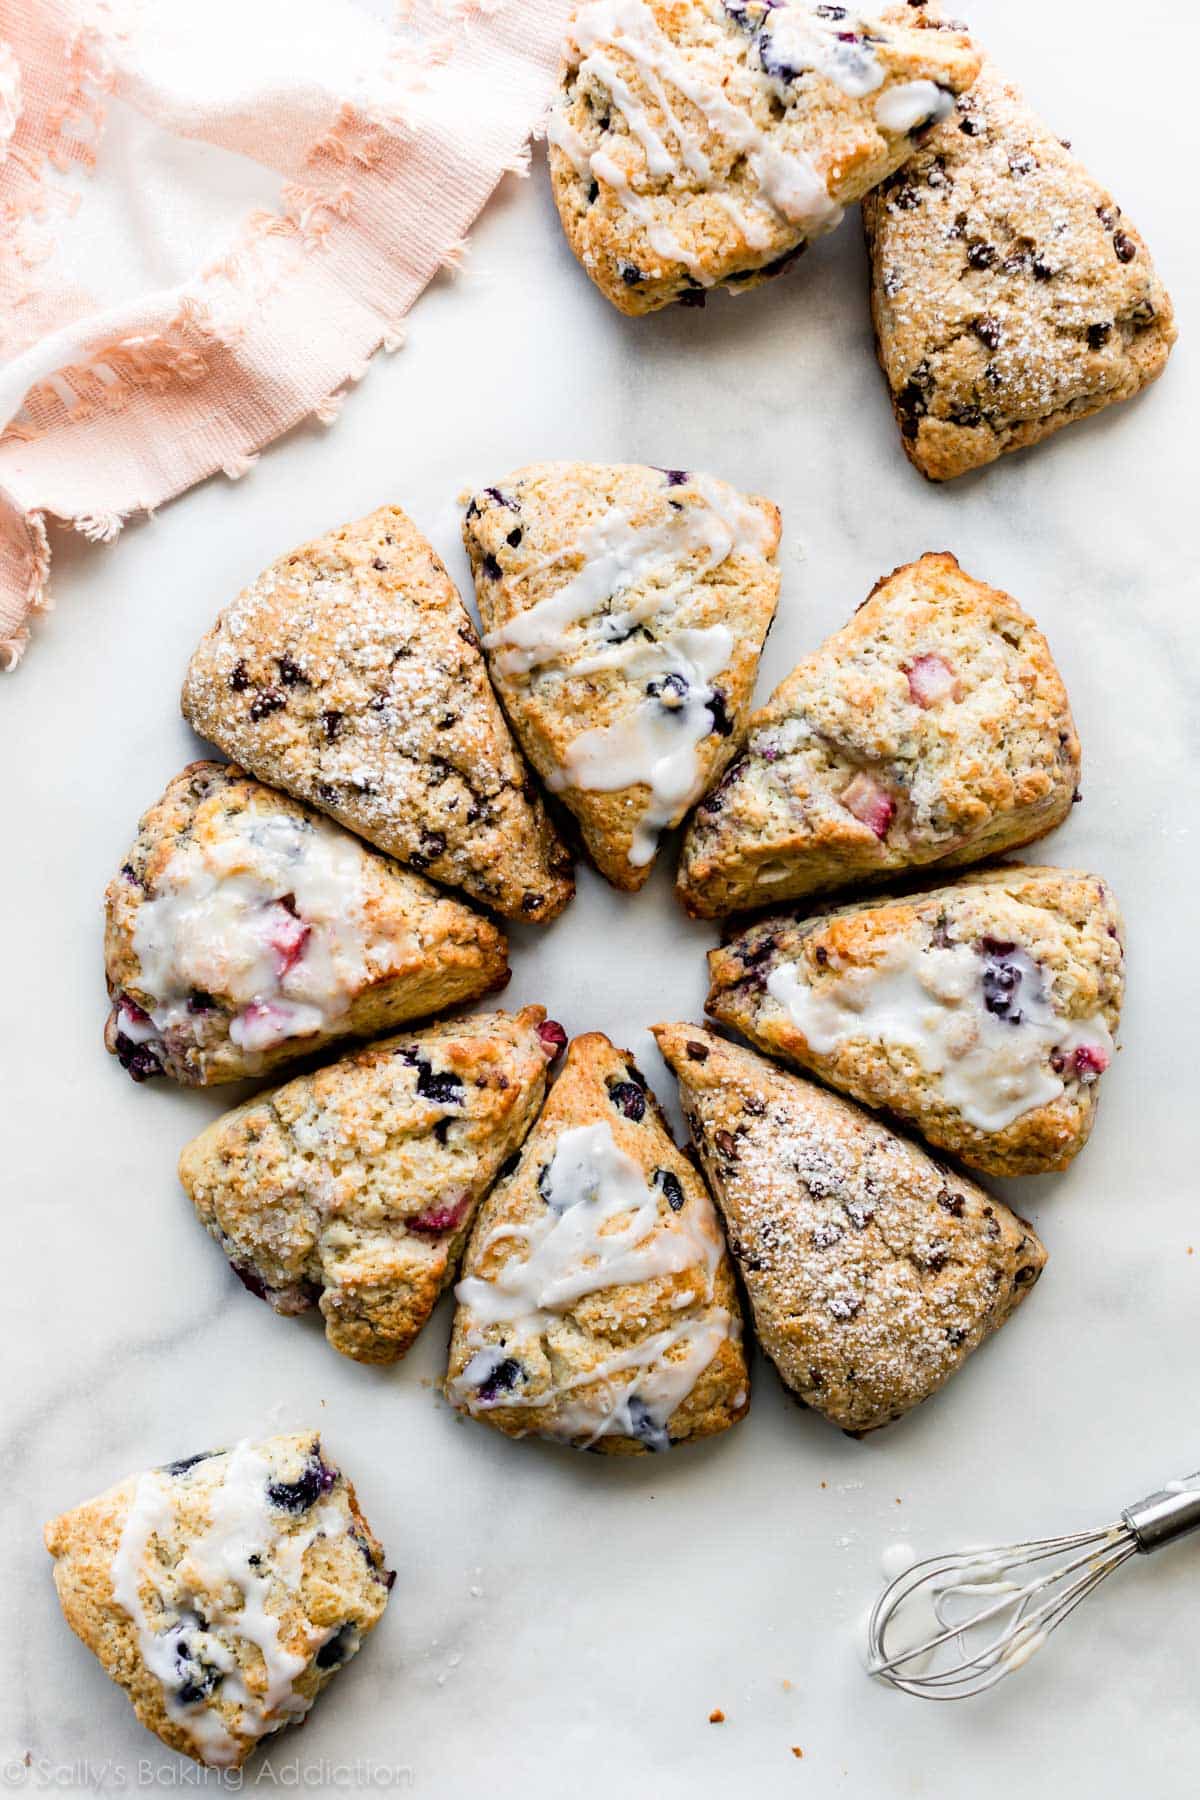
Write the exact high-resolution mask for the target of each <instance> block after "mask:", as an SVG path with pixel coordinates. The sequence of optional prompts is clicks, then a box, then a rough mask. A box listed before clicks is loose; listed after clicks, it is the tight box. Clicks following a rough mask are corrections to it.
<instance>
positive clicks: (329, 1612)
mask: <svg viewBox="0 0 1200 1800" xmlns="http://www.w3.org/2000/svg"><path fill="white" fill-rule="evenodd" d="M45 1538H46V1548H47V1550H49V1552H50V1554H51V1556H53V1558H54V1585H55V1587H56V1588H57V1589H58V1598H59V1602H60V1604H61V1606H62V1609H63V1615H64V1617H65V1618H66V1621H67V1624H68V1625H69V1626H70V1627H71V1630H72V1631H73V1632H74V1633H75V1635H76V1637H78V1638H80V1639H82V1641H83V1642H84V1643H85V1644H86V1645H87V1647H88V1649H89V1650H90V1651H91V1652H92V1654H93V1656H95V1657H96V1658H97V1660H98V1661H99V1663H100V1666H101V1668H102V1669H103V1670H104V1672H105V1674H106V1675H108V1676H109V1677H110V1678H111V1679H112V1680H113V1681H115V1682H118V1683H119V1684H120V1686H121V1687H123V1688H124V1689H125V1692H126V1693H127V1694H128V1696H129V1699H130V1701H131V1702H132V1704H133V1708H134V1711H135V1712H136V1713H137V1716H138V1719H139V1721H140V1722H141V1723H142V1724H143V1725H144V1726H145V1727H146V1729H147V1731H153V1732H154V1733H155V1735H156V1736H157V1737H160V1738H161V1739H162V1741H163V1743H164V1744H168V1745H169V1746H170V1747H171V1749H172V1750H178V1751H179V1753H180V1754H181V1755H182V1756H190V1757H192V1758H193V1759H194V1760H195V1761H196V1762H199V1763H204V1764H206V1765H207V1766H209V1767H210V1768H217V1769H237V1768H240V1767H241V1765H242V1763H244V1762H245V1760H246V1758H247V1757H248V1756H249V1755H250V1754H251V1753H252V1751H254V1750H255V1749H256V1748H257V1746H258V1745H259V1744H260V1743H261V1742H262V1740H263V1738H265V1737H268V1736H270V1735H271V1734H272V1733H273V1732H276V1731H280V1730H282V1729H283V1727H284V1726H285V1725H297V1724H299V1723H301V1722H302V1721H303V1719H304V1718H305V1717H306V1715H307V1714H308V1711H309V1708H310V1707H311V1706H312V1704H313V1702H314V1700H315V1699H316V1698H317V1695H318V1694H319V1693H320V1692H321V1690H322V1689H323V1688H325V1687H327V1686H328V1685H329V1683H330V1681H332V1679H333V1677H334V1675H335V1674H336V1672H337V1670H338V1669H340V1668H341V1667H342V1666H343V1664H345V1663H348V1662H349V1661H350V1659H351V1657H352V1656H354V1654H355V1653H356V1651H357V1650H358V1649H359V1647H360V1645H361V1644H362V1642H363V1640H364V1639H365V1638H366V1637H367V1635H368V1634H369V1633H370V1632H371V1631H373V1630H374V1629H375V1626H376V1625H377V1624H378V1623H379V1620H380V1618H381V1617H382V1615H383V1610H384V1608H385V1606H386V1605H387V1598H388V1591H389V1589H390V1588H391V1585H392V1582H393V1581H394V1580H395V1575H394V1573H393V1571H392V1570H390V1569H385V1568H384V1566H383V1548H382V1546H381V1545H380V1544H379V1542H378V1541H377V1540H376V1538H375V1537H374V1535H373V1534H372V1531H371V1527H370V1526H369V1525H368V1524H367V1521H366V1519H365V1518H364V1517H363V1515H362V1513H361V1512H360V1511H359V1507H358V1502H357V1499H356V1498H355V1493H354V1488H353V1485H352V1484H351V1482H350V1481H349V1480H348V1479H347V1478H346V1476H345V1475H344V1474H343V1473H342V1472H341V1470H340V1469H338V1468H337V1467H336V1466H335V1465H334V1464H333V1463H332V1462H331V1461H330V1460H329V1458H328V1456H327V1454H326V1452H325V1448H324V1446H323V1445H322V1443H321V1440H320V1438H319V1437H318V1436H317V1435H316V1434H315V1433H313V1432H311V1431H310V1432H305V1433H304V1434H303V1435H300V1434H297V1435H292V1436H287V1437H272V1438H267V1439H266V1440H265V1441H264V1442H263V1443H259V1444H252V1443H249V1442H242V1443H240V1444H237V1445H235V1446H234V1448H233V1449H232V1450H206V1451H202V1452H201V1453H200V1455H199V1456H184V1457H181V1458H180V1460H179V1461H178V1462H173V1463H167V1464H166V1466H165V1467H164V1468H159V1469H147V1470H146V1471H145V1473H144V1474H141V1475H131V1476H129V1478H128V1479H127V1480H125V1481H122V1482H119V1483H118V1484H117V1486H116V1487H113V1488H110V1489H109V1490H108V1492H107V1493H104V1494H100V1495H98V1496H97V1497H96V1498H95V1499H94V1500H87V1501H85V1502H84V1503H83V1505H82V1506H77V1507H75V1508H74V1509H73V1510H72V1511H71V1512H68V1513H63V1515H62V1517H61V1518H58V1519H52V1520H51V1521H50V1523H49V1524H48V1525H47V1526H46V1531H45ZM141 1766H142V1767H143V1768H147V1769H148V1768H150V1766H151V1765H150V1764H149V1763H143V1764H142V1765H141ZM172 1781H173V1782H174V1781H178V1783H179V1785H180V1786H181V1787H186V1786H189V1785H191V1784H189V1782H188V1780H187V1777H186V1776H185V1775H183V1774H182V1772H181V1771H177V1770H174V1769H173V1770H172ZM120 1785H122V1786H123V1785H124V1783H123V1782H122V1783H121V1784H120ZM196 1785H203V1784H202V1783H197V1784H196ZM240 1785H241V1783H240V1782H238V1783H237V1784H236V1786H237V1787H240Z"/></svg>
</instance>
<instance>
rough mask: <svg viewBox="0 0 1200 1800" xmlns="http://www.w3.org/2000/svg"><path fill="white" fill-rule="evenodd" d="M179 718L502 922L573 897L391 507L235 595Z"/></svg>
mask: <svg viewBox="0 0 1200 1800" xmlns="http://www.w3.org/2000/svg"><path fill="white" fill-rule="evenodd" d="M183 711H184V716H185V718H187V719H188V721H189V722H190V723H191V724H192V725H193V726H194V727H195V729H196V730H197V731H198V732H199V733H200V735H201V737H205V738H207V739H208V740H209V741H210V743H214V744H217V745H219V747H220V748H221V750H223V751H224V753H225V755H226V756H228V757H230V758H231V759H232V760H233V761H234V762H237V763H238V764H240V766H241V767H242V768H243V769H247V770H249V772H250V773H251V774H252V775H257V776H258V777H259V779H260V780H262V781H266V782H269V783H270V784H271V786H272V787H279V788H283V789H284V790H285V791H286V792H287V793H289V794H293V795H295V797H296V798H297V799H298V800H304V801H307V803H308V804H309V805H310V806H315V807H316V808H317V809H318V810H319V811H321V812H325V813H328V814H329V815H330V816H331V817H332V818H334V819H337V820H338V822H339V823H340V824H342V825H345V826H346V827H347V828H348V829H349V830H351V831H354V832H357V833H358V835H359V836H360V837H364V838H366V840H367V842H368V843H371V844H375V845H376V846H377V847H378V848H379V849H380V850H386V851H387V852H388V854H389V855H390V856H395V857H397V858H399V860H400V861H401V862H403V863H408V864H409V865H410V866H411V867H412V868H414V869H417V870H420V871H421V872H422V873H425V874H428V875H430V876H432V877H433V879H434V880H435V881H441V882H445V883H446V884H447V886H449V887H460V888H462V889H464V890H465V892H466V893H468V894H470V895H471V897H472V898H473V899H475V900H479V901H482V902H483V903H484V904H485V905H487V906H490V907H493V908H494V909H495V911H496V912H498V913H501V914H503V916H504V917H505V918H513V919H528V920H535V921H536V920H543V919H551V918H553V917H554V915H555V914H556V913H558V912H561V911H562V909H563V907H564V906H565V905H566V904H567V901H568V900H569V899H570V898H571V895H572V893H573V892H574V883H573V881H572V877H571V859H570V856H569V854H568V852H567V850H566V849H565V847H564V845H563V844H562V842H561V840H560V839H559V837H558V836H557V834H556V832H555V830H554V828H553V826H552V825H551V824H550V821H549V819H548V818H547V816H546V811H545V807H544V806H543V804H542V801H541V799H540V798H539V796H538V794H537V792H536V789H535V786H534V783H533V781H532V778H531V776H530V773H529V770H528V769H527V768H526V766H525V764H524V762H523V761H522V759H521V756H520V754H519V752H518V750H517V748H516V746H515V744H514V743H513V741H512V738H511V737H510V735H509V732H508V727H507V726H506V725H505V723H504V715H503V713H502V712H501V710H500V707H499V704H498V702H497V700H496V697H495V695H494V694H493V693H492V690H491V687H490V686H489V684H488V678H487V670H486V669H485V667H484V662H483V657H482V655H481V653H480V649H479V640H478V638H477V637H476V635H475V629H474V627H473V626H472V624H471V621H470V619H469V618H468V616H467V613H466V610H465V608H464V606H463V603H462V600H461V598H460V597H459V593H458V590H457V588H456V587H455V586H454V583H453V582H452V581H451V579H450V577H449V575H448V574H447V573H446V570H445V569H444V567H443V566H442V563H441V562H440V560H439V559H438V557H437V555H436V554H435V552H434V550H433V549H432V547H431V546H430V545H429V544H428V543H427V542H426V541H425V539H424V538H423V537H422V536H421V533H420V532H419V531H418V530H417V528H416V526H415V525H414V524H413V523H412V521H411V519H409V518H407V517H406V516H405V514H404V513H402V512H401V511H400V509H399V508H398V507H395V506H382V507H380V508H379V510H378V511H377V512H373V513H370V514H369V515H368V516H367V517H366V518H365V519H359V520H357V521H356V522H355V523H354V524H351V525H343V526H341V527H339V529H338V530H336V531H330V532H328V533H326V535H325V536H324V537H320V538H316V539H315V540H314V541H313V542H312V543H311V544H304V545H302V546H301V548H300V549H298V550H293V551H292V552H291V554H290V555H288V556H284V557H281V558H280V559H279V561H278V562H275V563H273V564H272V565H271V567H270V568H269V569H267V570H266V571H265V572H264V573H263V574H262V575H260V576H259V578H258V580H257V581H255V582H253V583H251V585H250V586H249V587H248V588H246V589H244V591H243V592H242V593H241V594H239V596H238V598H237V599H236V600H235V601H234V602H233V604H232V605H231V606H228V607H226V609H225V611H224V612H223V613H222V614H221V616H220V618H219V619H218V620H217V623H216V625H215V626H214V627H213V629H212V630H211V631H210V632H209V633H208V635H207V637H205V638H204V639H203V640H202V642H201V644H200V646H199V648H198V649H197V650H196V653H195V655H194V656H193V657H192V660H191V663H190V664H189V666H188V672H187V678H186V680H185V681H184V686H183Z"/></svg>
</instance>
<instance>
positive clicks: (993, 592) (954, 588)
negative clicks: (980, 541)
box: [678, 555, 1079, 918]
mask: <svg viewBox="0 0 1200 1800" xmlns="http://www.w3.org/2000/svg"><path fill="white" fill-rule="evenodd" d="M1078 777H1079V740H1078V738H1077V737H1076V735H1075V727H1074V724H1073V723H1072V720H1071V709H1070V706H1069V704H1068V701H1067V694H1066V689H1065V688H1064V686H1063V683H1062V678H1061V676H1060V675H1059V673H1058V670H1057V669H1056V668H1055V666H1054V662H1053V659H1052V657H1051V655H1050V649H1049V646H1048V644H1047V643H1046V640H1045V638H1044V637H1043V636H1042V634H1041V632H1040V631H1039V630H1038V629H1037V627H1036V625H1035V624H1034V622H1033V620H1032V619H1031V618H1030V617H1029V616H1028V614H1027V613H1024V612H1023V611H1022V610H1021V608H1020V607H1019V606H1018V605H1017V603H1016V601H1015V600H1013V599H1012V598H1010V596H1009V595H1008V594H1005V593H1002V592H1001V591H1000V590H999V589H998V588H992V587H987V586H985V584H984V583H983V582H981V581H975V580H973V579H972V577H971V576H970V575H967V574H966V573H965V572H964V571H963V570H962V569H960V568H959V566H958V564H957V562H956V561H955V559H954V558H953V557H952V556H947V555H941V556H923V557H922V558H921V559H920V561H919V562H915V563H909V564H907V565H906V566H905V567H904V568H901V569H897V570H896V571H895V573H894V574H892V575H889V576H888V577H887V578H886V579H885V580H883V581H880V582H879V583H877V585H876V586H875V588H874V590H873V591H872V593H871V595H870V596H869V598H868V599H867V600H866V601H865V602H864V603H863V605H862V606H860V607H859V609H858V611H857V612H856V613H855V615H854V617H853V618H852V619H851V621H850V623H849V624H848V625H846V626H845V627H844V628H843V629H842V630H841V631H837V632H835V633H834V635H833V636H832V637H830V638H827V639H826V641H825V642H824V644H822V645H821V647H820V649H818V650H814V651H813V653H812V654H811V656H806V657H805V659H804V661H803V662H801V663H800V664H799V665H798V666H797V667H796V668H795V669H793V670H792V673H791V674H790V675H789V676H788V677H787V679H786V680H785V681H784V682H782V683H781V685H780V686H779V687H778V688H776V690H775V692H774V693H773V694H772V696H771V698H770V700H769V701H768V702H767V704H766V706H764V707H762V708H761V709H760V710H759V711H758V712H756V713H755V714H754V715H753V716H752V717H751V719H750V721H749V724H748V727H747V731H746V737H745V742H744V746H743V749H742V752H741V754H740V755H739V757H738V758H737V760H736V761H735V762H734V763H733V765H732V766H731V768H730V769H729V770H728V772H727V773H726V775H725V777H724V780H723V781H722V782H720V783H719V785H718V786H717V787H716V788H714V789H713V791H712V792H711V793H710V794H709V795H708V797H707V798H706V799H705V800H703V801H702V802H701V804H700V805H699V806H698V807H697V809H696V811H695V813H694V814H693V816H692V820H691V823H690V825H689V827H688V831H687V835H686V837H685V839H684V845H683V855H682V858H681V860H680V866H679V879H678V892H679V896H680V899H681V900H682V901H683V904H684V905H685V906H686V907H687V909H688V911H689V912H691V913H697V914H700V915H702V916H704V917H706V918H714V917H718V916H720V915H722V914H724V913H729V912H736V911H738V910H740V909H742V908H745V907H757V906H766V905H771V904H774V903H776V902H779V901H783V900H794V899H799V898H800V897H802V896H803V895H805V894H814V893H819V892H822V891H825V890H828V889H832V888H837V887H842V886H845V885H846V884H847V883H849V882H855V881H874V880H879V879H882V878H884V877H886V876H890V875H895V874H897V873H899V872H900V871H901V870H906V869H920V868H926V867H930V866H934V867H937V868H939V869H945V868H956V867H959V866H960V865H962V864H964V863H972V862H979V861H981V860H982V859H983V858H984V857H986V856H993V855H995V854H996V853H997V852H998V851H1000V850H1011V849H1015V848H1016V847H1017V846H1019V845H1021V844H1028V843H1030V842H1031V841H1032V840H1033V839H1034V838H1039V837H1041V836H1043V835H1044V834H1045V833H1046V832H1048V831H1052V830H1053V828H1054V827H1055V826H1056V825H1058V824H1060V823H1061V821H1062V820H1063V819H1064V818H1065V817H1066V815H1067V813H1068V812H1069V811H1070V809H1071V802H1072V799H1073V798H1074V795H1075V793H1076V789H1077V782H1078Z"/></svg>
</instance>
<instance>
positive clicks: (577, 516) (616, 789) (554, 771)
mask: <svg viewBox="0 0 1200 1800" xmlns="http://www.w3.org/2000/svg"><path fill="white" fill-rule="evenodd" d="M463 539H464V542H465V543H466V546H467V550H468V552H469V554H470V557H471V562H472V566H473V568H474V571H475V589H476V594H477V596H478V600H479V613H480V617H481V618H482V620H483V626H484V646H485V648H486V650H487V652H488V660H489V666H490V668H491V672H492V679H493V681H494V682H495V684H496V688H497V691H498V692H499V694H500V698H501V699H502V700H503V702H504V706H505V710H506V711H507V713H508V716H509V718H510V719H511V720H512V723H513V727H514V729H515V731H516V733H517V736H518V738H519V739H520V741H521V744H522V747H523V748H524V751H525V754H526V755H527V756H528V758H529V760H530V762H531V763H532V764H533V765H534V767H535V768H536V769H537V770H538V772H539V774H540V775H541V776H542V778H543V780H544V781H545V782H546V784H547V786H548V787H550V788H551V789H552V790H554V791H555V792H557V793H559V794H561V796H562V799H563V801H564V802H565V804H566V805H567V806H569V807H570V809H571V811H572V812H573V813H574V814H575V815H576V817H577V818H578V820H579V823H580V826H581V828H582V831H583V836H584V841H585V842H586V844H587V847H588V849H589V851H590V852H591V854H592V856H593V858H594V859H595V862H596V866H597V868H599V870H600V872H601V874H603V875H605V876H607V878H608V880H609V881H611V882H613V883H614V885H615V886H617V887H619V888H627V889H633V888H639V887H641V885H642V883H643V882H644V881H645V880H646V878H647V876H648V875H649V873H650V867H651V864H652V863H653V860H654V855H655V852H656V850H657V848H658V840H659V836H660V834H661V833H662V832H663V831H665V830H668V829H670V827H672V826H674V825H678V824H679V822H680V820H681V819H682V818H683V816H684V814H685V813H686V812H687V810H688V808H689V807H690V806H691V805H693V803H694V802H695V801H696V800H697V799H698V798H699V796H700V795H701V794H702V793H703V792H704V790H705V789H706V788H707V787H708V786H709V785H710V783H711V782H712V781H713V780H714V779H715V778H716V777H717V776H718V775H719V774H720V772H721V770H722V769H723V768H724V767H725V765H726V764H727V763H728V761H729V759H730V757H731V756H732V755H733V745H734V741H735V735H736V733H737V731H738V730H739V728H740V726H741V723H742V720H743V717H744V713H745V709H746V707H747V706H748V705H749V702H750V696H751V694H752V692H753V688H754V677H755V672H756V670H757V668H758V658H759V654H760V652H761V650H762V646H763V640H764V638H765V637H766V635H767V631H768V628H769V626H770V624H771V620H772V617H773V616H774V612H775V603H776V601H777V599H778V597H779V571H778V569H777V568H776V566H775V552H776V549H777V548H778V544H779V513H778V510H777V509H776V507H774V506H773V505H772V504H771V502H770V501H769V500H761V499H757V498H748V497H746V496H744V495H742V494H739V493H738V492H737V491H736V489H734V488H732V487H730V486H729V485H728V483H726V482H724V481H717V480H715V479H714V478H713V477H712V476H710V475H694V474H688V473H686V472H685V471H684V470H682V469H650V468H643V467H640V466H638V465H637V464H615V465H613V464H605V463H534V464H532V465H531V466H530V467H528V468H525V469H518V470H517V471H516V472H515V474H512V475H510V476H508V478H507V479H506V480H505V481H502V482H501V483H500V485H499V486H498V487H491V488H485V489H484V490H483V491H482V492H481V493H478V494H476V495H475V497H474V499H473V500H472V501H471V503H470V505H469V506H468V508H467V513H466V519H465V521H464V524H463Z"/></svg>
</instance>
